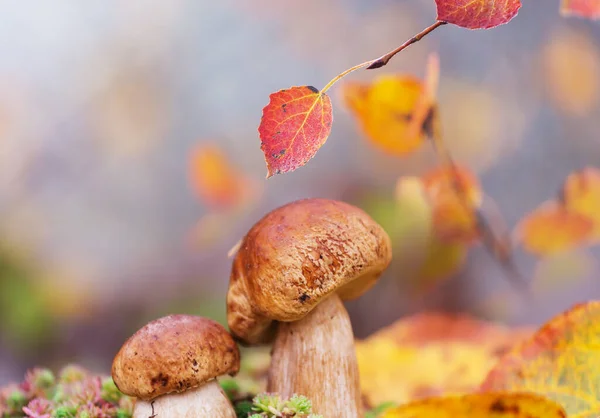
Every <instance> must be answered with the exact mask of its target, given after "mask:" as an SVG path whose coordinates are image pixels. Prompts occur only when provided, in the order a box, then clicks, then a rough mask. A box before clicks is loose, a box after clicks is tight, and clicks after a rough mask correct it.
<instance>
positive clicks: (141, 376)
mask: <svg viewBox="0 0 600 418" xmlns="http://www.w3.org/2000/svg"><path fill="white" fill-rule="evenodd" d="M239 368H240V352H239V348H238V346H237V344H236V343H235V341H234V340H233V338H232V337H231V335H230V334H229V333H228V332H227V330H225V328H224V327H223V326H222V325H220V324H219V323H217V322H215V321H213V320H211V319H208V318H202V317H198V316H192V315H169V316H165V317H163V318H159V319H157V320H154V321H152V322H150V323H148V324H146V325H145V326H144V327H142V328H141V329H140V330H138V331H137V332H136V333H135V334H133V335H132V336H131V337H130V338H129V339H128V340H127V341H126V342H125V344H123V347H121V349H120V350H119V352H118V353H117V355H116V356H115V359H114V360H113V364H112V378H113V380H114V382H115V384H116V385H117V387H118V388H119V390H120V391H121V392H123V393H124V394H126V395H129V396H135V397H137V398H140V399H143V400H150V399H154V398H156V397H157V396H160V395H164V394H167V393H170V392H183V391H185V390H187V389H191V388H194V387H197V386H200V385H202V384H204V383H206V382H207V381H209V380H211V379H214V378H216V377H218V376H221V375H224V374H230V375H232V376H233V375H235V374H236V373H237V372H238V370H239Z"/></svg>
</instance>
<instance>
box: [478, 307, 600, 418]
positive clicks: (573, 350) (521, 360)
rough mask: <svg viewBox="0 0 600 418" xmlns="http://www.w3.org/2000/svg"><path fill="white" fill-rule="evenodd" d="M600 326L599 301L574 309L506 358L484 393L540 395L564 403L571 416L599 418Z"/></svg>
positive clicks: (514, 349) (563, 405)
mask: <svg viewBox="0 0 600 418" xmlns="http://www.w3.org/2000/svg"><path fill="white" fill-rule="evenodd" d="M599 325H600V301H591V302H587V303H581V304H578V305H575V306H573V307H572V308H571V309H569V310H568V311H566V312H563V313H562V314H560V315H558V316H556V317H554V318H552V319H551V320H550V321H549V322H547V323H546V324H545V325H544V326H542V327H541V328H540V329H539V330H538V331H537V332H536V333H535V334H534V335H533V336H531V337H530V338H528V339H527V340H526V341H523V342H522V343H521V344H519V345H517V346H516V347H514V348H513V349H512V350H511V351H510V352H508V353H507V354H506V355H505V356H503V357H502V359H501V360H500V361H499V362H498V363H497V364H496V366H494V368H493V370H491V371H490V373H489V375H488V376H487V378H486V379H485V381H484V383H483V384H482V386H481V390H483V391H496V390H511V391H528V392H533V393H538V394H541V395H544V396H547V397H548V398H550V399H552V400H554V401H556V402H558V403H560V404H561V405H562V407H563V408H564V409H565V410H566V412H567V414H568V416H569V417H576V418H597V417H598V416H599V415H600V386H599V384H598V382H599V376H598V370H600V333H599V332H598V329H599Z"/></svg>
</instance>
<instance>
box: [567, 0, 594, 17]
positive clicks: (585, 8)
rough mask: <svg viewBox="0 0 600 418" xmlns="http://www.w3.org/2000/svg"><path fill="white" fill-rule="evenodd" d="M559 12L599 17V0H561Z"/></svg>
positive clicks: (568, 14) (569, 14)
mask: <svg viewBox="0 0 600 418" xmlns="http://www.w3.org/2000/svg"><path fill="white" fill-rule="evenodd" d="M560 13H561V14H562V15H563V16H578V17H587V18H588V19H600V0H562V3H561V7H560Z"/></svg>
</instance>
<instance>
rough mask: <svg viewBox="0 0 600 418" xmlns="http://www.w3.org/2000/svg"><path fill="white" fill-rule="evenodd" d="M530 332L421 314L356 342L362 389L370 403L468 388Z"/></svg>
mask: <svg viewBox="0 0 600 418" xmlns="http://www.w3.org/2000/svg"><path fill="white" fill-rule="evenodd" d="M526 335H529V330H526V329H518V330H511V329H509V328H506V327H503V326H500V325H496V324H494V323H491V322H484V321H479V320H477V319H474V318H471V317H469V316H466V315H450V314H444V313H435V312H433V313H422V314H418V315H414V316H411V317H408V318H404V319H401V320H399V321H396V322H395V323H394V324H392V325H390V326H388V327H386V328H383V329H381V330H379V331H378V332H376V333H375V334H373V335H371V336H370V337H369V338H367V339H365V340H362V341H360V340H359V341H357V342H356V354H357V359H358V366H359V369H360V379H361V388H362V393H363V396H364V397H365V399H366V400H367V402H368V403H369V404H370V405H378V404H380V403H382V402H388V401H394V402H397V403H405V402H409V401H412V400H415V399H422V398H425V397H429V396H434V395H459V394H466V393H469V392H471V391H473V390H474V389H475V388H477V387H478V386H479V385H480V384H481V381H482V379H483V378H484V377H485V376H486V375H487V373H488V372H489V370H490V369H491V368H492V367H493V366H494V364H495V362H496V361H497V359H498V358H499V356H500V355H501V354H503V353H504V352H506V351H507V350H508V349H510V348H511V346H512V344H514V343H516V342H518V341H519V340H521V339H523V338H524V337H525V336H526Z"/></svg>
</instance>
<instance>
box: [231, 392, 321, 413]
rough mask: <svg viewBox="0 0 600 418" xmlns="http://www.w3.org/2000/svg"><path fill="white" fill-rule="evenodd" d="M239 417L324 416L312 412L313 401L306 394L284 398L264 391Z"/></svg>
mask: <svg viewBox="0 0 600 418" xmlns="http://www.w3.org/2000/svg"><path fill="white" fill-rule="evenodd" d="M245 413H246V415H238V416H239V417H250V418H272V417H281V418H288V417H298V418H323V417H322V416H321V415H316V414H313V413H312V403H311V401H310V400H309V399H308V398H306V397H305V396H300V395H294V396H292V397H291V398H290V399H287V400H283V399H281V398H280V397H279V395H277V394H271V393H263V394H260V395H256V396H255V397H254V398H253V399H252V404H251V406H250V411H249V412H245Z"/></svg>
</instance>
